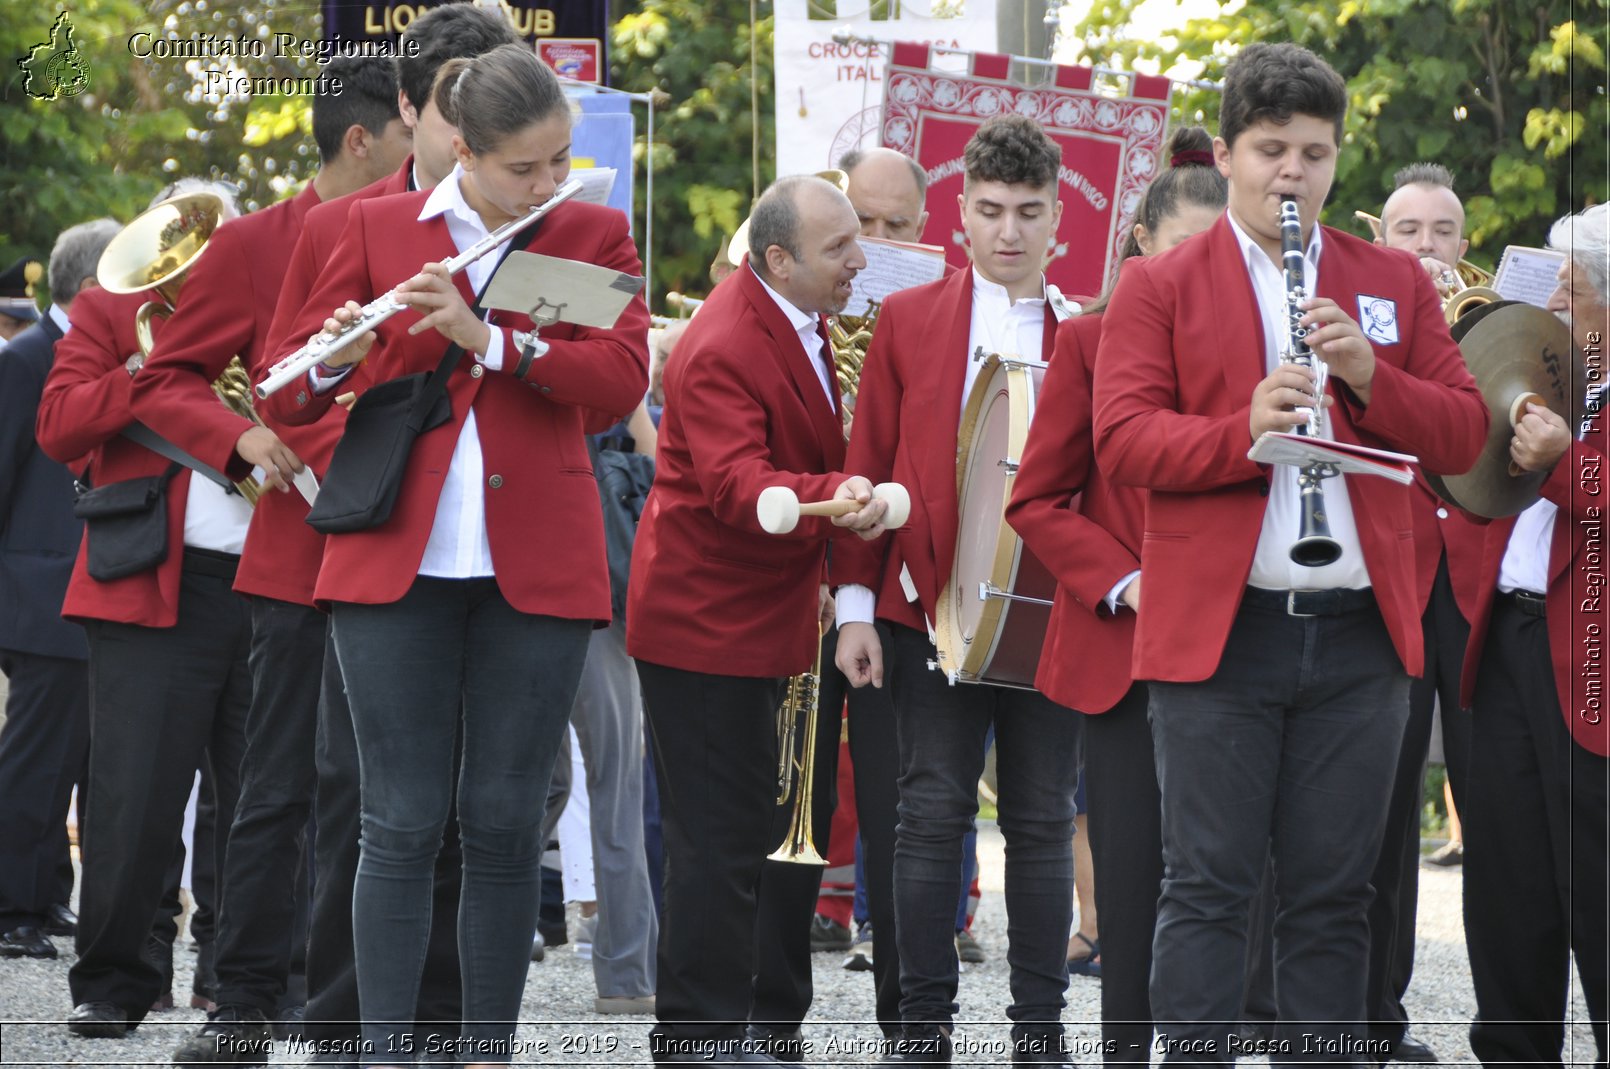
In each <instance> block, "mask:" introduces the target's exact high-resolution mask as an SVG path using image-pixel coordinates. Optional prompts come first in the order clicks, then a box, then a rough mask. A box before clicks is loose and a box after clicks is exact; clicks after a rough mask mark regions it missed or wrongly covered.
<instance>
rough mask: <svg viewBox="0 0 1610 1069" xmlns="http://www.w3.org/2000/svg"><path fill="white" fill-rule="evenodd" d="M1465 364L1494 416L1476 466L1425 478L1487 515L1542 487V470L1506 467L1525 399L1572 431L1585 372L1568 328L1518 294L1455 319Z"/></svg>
mask: <svg viewBox="0 0 1610 1069" xmlns="http://www.w3.org/2000/svg"><path fill="white" fill-rule="evenodd" d="M1454 335H1455V337H1456V338H1458V340H1459V351H1460V352H1461V353H1462V354H1463V355H1464V358H1465V366H1467V367H1468V368H1470V373H1471V375H1473V376H1474V377H1475V379H1476V385H1477V387H1479V388H1480V389H1481V394H1482V397H1483V398H1484V399H1485V400H1486V402H1487V410H1488V412H1489V413H1490V414H1491V415H1492V422H1491V424H1490V425H1489V427H1488V429H1487V442H1486V444H1485V445H1483V446H1482V450H1481V455H1480V456H1479V457H1478V458H1477V460H1476V463H1475V466H1474V467H1472V468H1471V469H1470V470H1469V471H1468V472H1466V473H1465V474H1463V475H1444V476H1436V475H1432V474H1430V473H1429V472H1428V473H1427V474H1426V481H1427V482H1429V483H1430V484H1431V488H1432V489H1433V490H1435V491H1436V492H1437V493H1438V494H1439V495H1440V496H1442V497H1444V498H1446V499H1447V500H1449V501H1452V502H1453V503H1454V504H1456V505H1458V506H1459V507H1460V508H1463V509H1465V510H1466V511H1467V512H1473V513H1475V514H1476V515H1478V516H1486V517H1488V518H1489V519H1497V518H1499V517H1501V516H1514V515H1516V514H1517V513H1520V512H1524V511H1525V510H1526V509H1527V508H1528V507H1529V506H1530V505H1531V504H1532V503H1533V502H1535V501H1536V500H1537V499H1538V497H1539V496H1540V494H1541V491H1542V486H1543V481H1544V480H1545V479H1546V478H1547V477H1548V473H1547V472H1512V470H1511V462H1510V457H1509V444H1510V440H1511V439H1512V438H1513V437H1514V433H1515V432H1514V424H1515V422H1516V421H1518V420H1519V419H1520V418H1521V416H1522V415H1524V414H1525V403H1526V402H1527V401H1528V400H1531V401H1533V402H1535V403H1538V404H1543V405H1546V406H1548V407H1549V408H1550V409H1552V410H1553V411H1555V412H1558V413H1560V414H1561V415H1562V416H1564V417H1565V420H1566V423H1567V425H1568V426H1570V427H1571V429H1572V433H1573V434H1574V433H1575V431H1576V428H1577V427H1579V426H1581V424H1582V419H1583V416H1584V415H1585V414H1586V411H1585V410H1586V408H1587V386H1588V381H1587V376H1586V372H1585V369H1584V368H1583V364H1582V355H1581V354H1580V353H1579V352H1577V350H1576V346H1575V345H1574V344H1573V343H1572V340H1571V331H1570V328H1568V327H1567V326H1566V325H1565V324H1564V323H1563V322H1561V321H1560V320H1559V318H1558V317H1556V316H1555V315H1553V314H1552V313H1550V312H1547V311H1544V310H1543V309H1541V308H1538V307H1536V306H1534V305H1530V304H1525V303H1522V302H1520V301H1503V302H1495V303H1493V304H1490V305H1487V306H1485V307H1482V308H1477V309H1474V310H1473V311H1472V312H1471V313H1470V314H1469V315H1467V316H1465V317H1464V318H1462V319H1460V321H1459V323H1458V324H1457V325H1456V326H1455V327H1454Z"/></svg>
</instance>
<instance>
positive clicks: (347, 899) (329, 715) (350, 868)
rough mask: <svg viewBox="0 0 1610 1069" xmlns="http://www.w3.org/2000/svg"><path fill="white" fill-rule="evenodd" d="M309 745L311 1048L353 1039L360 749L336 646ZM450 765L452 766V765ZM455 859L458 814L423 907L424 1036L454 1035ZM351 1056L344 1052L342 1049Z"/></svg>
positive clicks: (331, 646) (458, 997) (307, 1022)
mask: <svg viewBox="0 0 1610 1069" xmlns="http://www.w3.org/2000/svg"><path fill="white" fill-rule="evenodd" d="M318 708H319V720H318V729H317V735H316V740H315V743H314V767H315V769H316V772H317V779H318V785H317V788H316V791H315V802H314V824H315V832H314V844H313V901H312V907H311V908H310V910H309V916H308V939H307V1008H306V1010H305V1018H304V1023H303V1029H302V1030H303V1034H304V1035H305V1036H306V1037H307V1039H308V1040H309V1041H319V1042H325V1043H356V1042H357V1041H358V1022H359V1011H358V974H357V969H356V966H355V963H354V957H353V943H352V885H353V881H354V879H355V878H356V877H357V873H358V832H359V824H360V816H361V814H360V810H359V798H358V744H357V740H356V738H355V737H354V735H353V733H352V711H351V710H350V709H349V708H348V707H347V695H346V688H345V686H344V685H343V684H342V682H341V665H340V662H339V661H338V660H337V658H336V653H335V643H334V642H333V641H331V642H327V643H326V645H325V648H324V674H323V681H322V685H321V688H320V691H319V706H318ZM457 765H458V762H457V761H454V767H455V768H456V767H457ZM462 869H463V855H462V852H461V851H460V848H459V841H458V820H457V819H456V811H455V813H454V814H452V815H450V816H449V818H448V821H447V827H446V829H445V830H444V831H443V834H442V850H441V853H440V854H439V855H438V856H437V859H436V886H435V894H434V896H433V898H432V900H431V926H430V939H429V942H428V943H427V944H426V950H425V971H424V974H423V976H422V977H421V979H420V985H419V1002H418V1009H417V1011H416V1014H417V1016H416V1018H415V1019H416V1020H417V1021H418V1022H419V1024H420V1028H421V1031H422V1032H424V1033H425V1038H421V1039H419V1040H417V1041H416V1046H417V1047H419V1048H421V1049H422V1048H423V1047H424V1046H425V1045H426V1042H427V1039H428V1037H429V1036H431V1035H442V1036H448V1037H452V1036H457V1035H458V1023H457V1022H458V1020H459V1017H460V1015H461V1014H462V1008H463V992H462V990H461V987H462V983H461V980H460V974H459V967H458V889H459V881H460V878H461V875H462ZM345 1049H352V1048H345Z"/></svg>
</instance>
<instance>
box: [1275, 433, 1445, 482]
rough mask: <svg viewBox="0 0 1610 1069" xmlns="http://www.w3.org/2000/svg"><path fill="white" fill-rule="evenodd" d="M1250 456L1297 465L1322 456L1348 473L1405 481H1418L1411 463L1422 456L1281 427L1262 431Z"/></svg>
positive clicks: (1276, 462) (1277, 462)
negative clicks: (1322, 437) (1295, 432)
mask: <svg viewBox="0 0 1610 1069" xmlns="http://www.w3.org/2000/svg"><path fill="white" fill-rule="evenodd" d="M1247 459H1249V460H1255V461H1257V462H1258V463H1259V464H1290V465H1293V466H1294V467H1300V466H1302V465H1303V464H1305V463H1308V462H1311V461H1314V460H1316V459H1318V460H1323V461H1326V462H1329V463H1333V464H1336V465H1338V466H1339V467H1340V468H1341V470H1342V471H1343V472H1345V473H1347V474H1352V475H1379V476H1382V477H1383V478H1387V479H1391V480H1392V481H1393V482H1397V483H1403V484H1404V485H1408V484H1409V483H1411V482H1413V481H1414V472H1413V471H1412V470H1411V469H1410V467H1409V465H1411V464H1417V463H1419V460H1420V458H1419V457H1413V456H1410V455H1409V454H1407V453H1393V452H1391V451H1389V450H1386V449H1371V448H1370V447H1369V446H1367V445H1356V444H1354V443H1353V442H1333V441H1330V440H1328V439H1315V438H1309V437H1306V436H1304V435H1300V434H1281V433H1279V432H1277V431H1265V432H1264V433H1263V434H1261V435H1259V436H1258V440H1257V441H1256V442H1253V443H1252V448H1251V449H1249V450H1247Z"/></svg>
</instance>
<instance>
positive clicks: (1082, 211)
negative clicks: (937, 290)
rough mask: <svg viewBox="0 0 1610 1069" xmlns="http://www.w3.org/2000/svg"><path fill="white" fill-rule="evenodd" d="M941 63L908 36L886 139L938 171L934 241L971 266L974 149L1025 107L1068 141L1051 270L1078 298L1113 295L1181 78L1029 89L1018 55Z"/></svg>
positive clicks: (933, 191) (892, 85) (901, 46)
mask: <svg viewBox="0 0 1610 1069" xmlns="http://www.w3.org/2000/svg"><path fill="white" fill-rule="evenodd" d="M931 59H932V50H931V49H930V48H928V47H927V46H925V45H917V44H906V43H903V42H902V43H898V44H896V45H895V46H894V54H893V56H892V57H891V59H890V62H889V70H888V79H887V81H886V82H885V89H884V97H883V143H884V144H885V145H886V146H888V147H889V148H893V149H898V150H899V151H901V152H904V153H905V154H907V155H908V156H910V157H912V158H913V159H915V160H916V161H917V162H918V163H920V164H922V166H923V168H924V169H926V170H927V172H928V198H927V199H928V203H927V207H928V211H929V216H928V228H927V229H926V230H925V231H924V232H923V236H922V240H923V241H924V242H925V243H927V244H931V245H939V246H942V247H943V248H944V249H945V256H946V259H947V260H948V261H949V262H950V263H952V264H955V265H957V266H963V265H965V264H966V263H967V262H968V259H967V250H966V247H965V238H964V236H963V234H962V227H961V211H960V209H959V207H958V206H957V200H956V198H957V196H958V195H959V194H960V193H961V191H962V179H963V170H964V168H963V163H962V152H963V150H964V149H965V148H966V145H967V141H968V139H969V138H971V137H972V136H973V132H974V131H975V130H977V129H978V127H979V126H980V125H981V124H983V122H984V121H985V120H986V119H989V118H991V117H993V116H996V115H1004V114H1006V113H1008V112H1016V113H1017V114H1019V115H1026V116H1028V117H1029V118H1031V119H1033V120H1034V121H1035V122H1037V123H1039V124H1040V125H1041V126H1042V127H1044V128H1045V132H1046V133H1047V134H1048V135H1049V136H1050V138H1051V140H1052V141H1054V142H1056V144H1057V145H1058V147H1060V148H1061V149H1062V168H1061V172H1060V181H1059V182H1058V183H1057V185H1058V194H1059V196H1060V198H1061V200H1062V222H1061V224H1060V226H1059V227H1058V228H1057V233H1056V236H1055V237H1054V238H1053V247H1052V250H1051V260H1050V262H1049V263H1048V264H1047V265H1046V278H1047V279H1048V280H1049V281H1050V282H1052V283H1053V284H1055V285H1056V286H1057V287H1058V288H1060V289H1061V290H1062V292H1063V293H1065V294H1067V295H1068V296H1070V297H1075V296H1077V297H1080V298H1087V297H1093V296H1095V295H1097V294H1099V293H1101V291H1102V290H1103V289H1104V288H1105V287H1106V284H1107V281H1108V280H1109V279H1110V278H1111V277H1112V272H1113V269H1114V267H1115V265H1116V264H1117V259H1118V250H1119V248H1120V247H1121V246H1122V244H1123V234H1124V232H1125V230H1127V228H1128V227H1129V224H1130V220H1131V219H1132V218H1133V216H1134V214H1135V207H1136V205H1137V204H1139V202H1140V195H1141V193H1142V192H1144V191H1145V189H1146V186H1147V185H1148V184H1149V183H1150V182H1151V180H1152V179H1153V178H1154V177H1156V174H1157V170H1158V158H1159V156H1160V155H1161V153H1162V147H1163V139H1164V134H1165V128H1166V126H1167V123H1168V96H1169V87H1170V82H1169V80H1168V79H1167V78H1160V77H1151V76H1147V75H1136V76H1134V82H1133V85H1132V87H1131V91H1130V95H1129V96H1126V97H1114V96H1107V95H1103V94H1100V93H1093V92H1091V91H1090V86H1091V80H1092V73H1093V72H1092V71H1091V69H1090V68H1089V67H1058V68H1056V77H1055V79H1054V80H1053V82H1052V83H1051V84H1047V85H1041V86H1035V87H1033V88H1028V87H1025V86H1023V85H1021V84H1019V83H1018V82H1016V81H1014V80H1012V79H1011V78H1010V69H1011V57H1010V56H1003V55H995V54H991V53H984V52H979V53H974V54H973V55H972V57H971V60H972V62H971V64H970V73H968V74H956V73H953V72H947V71H939V70H934V69H933V68H932V65H931V62H930V61H931Z"/></svg>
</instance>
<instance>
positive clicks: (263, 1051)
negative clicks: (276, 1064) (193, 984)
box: [173, 1006, 274, 1065]
mask: <svg viewBox="0 0 1610 1069" xmlns="http://www.w3.org/2000/svg"><path fill="white" fill-rule="evenodd" d="M272 1053H274V1037H273V1036H272V1035H270V1034H269V1028H268V1018H267V1017H265V1016H264V1015H263V1013H262V1011H261V1010H254V1009H250V1008H248V1007H246V1006H221V1007H219V1008H218V1009H217V1010H216V1011H215V1012H214V1013H213V1014H212V1016H211V1017H209V1018H208V1019H207V1023H206V1024H204V1025H202V1026H201V1031H199V1032H197V1033H196V1034H195V1035H193V1036H191V1037H190V1038H189V1039H187V1040H185V1041H184V1042H183V1043H181V1044H179V1046H178V1047H176V1048H175V1049H174V1052H173V1062H174V1064H175V1065H193V1064H196V1063H200V1064H203V1065H218V1064H223V1065H267V1064H268V1056H269V1055H270V1054H272Z"/></svg>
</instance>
